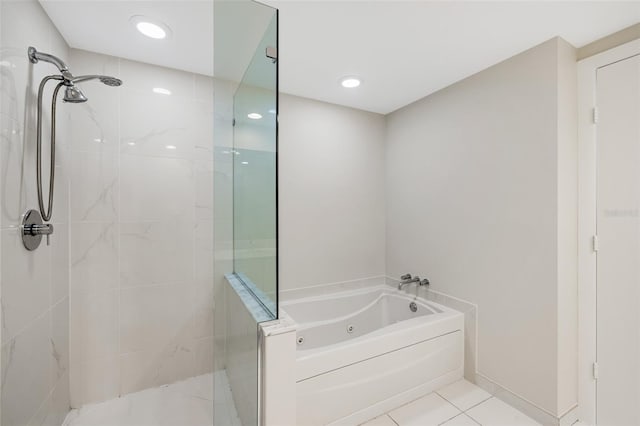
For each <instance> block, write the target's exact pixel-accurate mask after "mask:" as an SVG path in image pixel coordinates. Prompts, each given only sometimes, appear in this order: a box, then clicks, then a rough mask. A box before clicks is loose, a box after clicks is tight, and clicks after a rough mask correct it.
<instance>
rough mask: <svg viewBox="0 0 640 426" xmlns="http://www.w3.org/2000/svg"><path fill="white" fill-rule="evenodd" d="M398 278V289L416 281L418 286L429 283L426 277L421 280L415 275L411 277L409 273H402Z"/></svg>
mask: <svg viewBox="0 0 640 426" xmlns="http://www.w3.org/2000/svg"><path fill="white" fill-rule="evenodd" d="M400 279H401V280H402V281H401V282H400V283H399V284H398V290H402V287H404V286H405V285H407V284H411V283H418V284H419V285H420V286H423V285H429V280H428V279H426V278H425V279H424V280H421V279H420V277H419V276H417V275H416V276H415V277H411V274H404V275H403V276H401V277H400Z"/></svg>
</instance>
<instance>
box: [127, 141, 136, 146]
mask: <svg viewBox="0 0 640 426" xmlns="http://www.w3.org/2000/svg"><path fill="white" fill-rule="evenodd" d="M127 145H129V146H135V145H136V143H135V142H127Z"/></svg>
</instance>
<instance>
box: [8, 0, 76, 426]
mask: <svg viewBox="0 0 640 426" xmlns="http://www.w3.org/2000/svg"><path fill="white" fill-rule="evenodd" d="M0 21H1V22H0V100H1V101H0V102H1V103H0V253H1V255H0V266H1V272H0V290H1V297H2V300H1V310H2V312H1V315H0V317H1V327H0V335H1V337H0V341H1V351H0V357H1V360H2V362H1V367H0V370H1V372H0V373H1V377H2V380H1V392H0V393H1V397H0V401H1V403H0V407H1V410H0V411H1V415H0V416H1V418H0V423H1V424H2V425H3V426H13V425H32V424H34V425H35V424H37V425H59V424H61V423H62V421H63V420H64V417H65V416H66V414H67V412H68V411H69V351H68V347H69V344H68V342H69V315H68V313H69V297H68V295H69V292H68V289H69V266H68V263H69V262H68V256H69V251H68V247H69V241H68V235H69V223H68V212H69V209H68V201H69V198H68V196H69V188H68V187H69V181H68V174H67V173H66V170H67V165H68V161H69V156H68V153H69V137H68V135H69V132H70V126H69V112H70V110H71V108H72V106H71V105H64V104H59V108H58V116H57V124H58V131H57V139H58V140H57V156H56V164H55V168H56V181H55V182H56V186H55V198H54V214H53V218H52V222H53V224H54V230H55V232H54V234H53V235H52V236H51V245H50V246H47V245H46V243H44V241H43V244H42V245H41V246H40V247H39V248H38V249H37V250H35V251H27V250H26V249H25V248H24V247H23V245H22V241H21V237H20V234H19V226H20V223H21V219H22V215H23V214H24V213H25V211H26V210H27V209H28V208H37V199H36V186H35V181H36V179H35V176H36V172H35V145H36V143H35V117H36V108H35V105H36V93H37V88H38V85H39V83H40V80H41V79H42V78H43V77H44V76H46V75H49V74H52V73H53V72H54V71H55V67H53V65H50V64H47V63H44V62H41V63H38V64H31V63H30V62H29V60H28V58H27V48H28V46H35V47H36V48H37V49H38V50H41V51H44V52H50V53H53V54H55V55H56V56H59V57H61V58H62V59H63V60H65V61H67V60H68V59H69V48H68V46H67V45H66V43H65V42H64V40H63V38H62V37H61V36H60V34H59V33H58V31H57V30H56V28H55V27H54V26H53V24H52V23H51V21H50V20H49V18H48V17H47V15H46V14H45V13H44V11H43V10H42V8H41V7H40V5H39V3H38V2H37V1H36V0H21V1H11V0H8V1H7V0H3V1H2V2H0ZM26 23H29V25H26ZM53 86H54V84H50V86H49V90H47V91H46V92H45V99H50V95H51V91H52V88H53ZM48 103H49V101H47V102H46V103H45V105H46V104H48ZM44 111H45V113H44V115H43V120H44V121H43V122H44V125H43V147H45V148H46V149H45V156H44V158H49V157H48V141H49V133H48V128H49V123H50V121H51V116H50V114H49V112H48V111H49V108H48V107H45V108H44ZM44 175H45V176H47V177H45V178H44V185H45V186H46V187H48V169H45V170H44ZM47 195H48V193H47V191H46V190H45V197H47Z"/></svg>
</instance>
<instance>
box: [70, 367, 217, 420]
mask: <svg viewBox="0 0 640 426" xmlns="http://www.w3.org/2000/svg"><path fill="white" fill-rule="evenodd" d="M212 424H213V374H205V375H202V376H198V377H192V378H190V379H187V380H184V381H181V382H177V383H174V384H171V385H166V386H161V387H158V388H152V389H145V390H143V391H140V392H135V393H131V394H128V395H124V396H122V397H120V398H116V399H112V400H109V401H105V402H101V403H98V404H91V405H86V406H84V407H82V408H80V409H77V410H71V412H70V413H69V414H68V415H67V418H66V420H65V422H64V423H63V426H211V425H212Z"/></svg>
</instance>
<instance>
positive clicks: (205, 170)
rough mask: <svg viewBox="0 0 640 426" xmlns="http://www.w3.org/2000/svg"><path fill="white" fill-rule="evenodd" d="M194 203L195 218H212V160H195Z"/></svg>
mask: <svg viewBox="0 0 640 426" xmlns="http://www.w3.org/2000/svg"><path fill="white" fill-rule="evenodd" d="M194 171H195V205H196V220H209V221H211V220H213V161H206V160H204V161H203V160H196V161H195V162H194Z"/></svg>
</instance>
